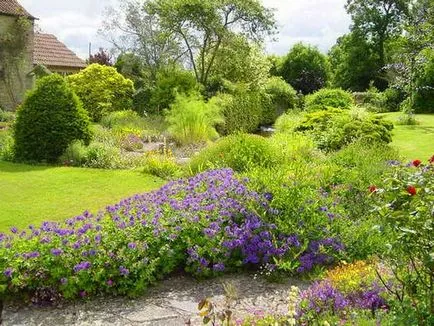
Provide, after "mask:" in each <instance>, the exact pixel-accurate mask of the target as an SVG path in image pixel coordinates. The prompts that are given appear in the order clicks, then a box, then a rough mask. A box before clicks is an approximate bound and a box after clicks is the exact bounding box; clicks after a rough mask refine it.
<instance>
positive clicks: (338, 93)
mask: <svg viewBox="0 0 434 326" xmlns="http://www.w3.org/2000/svg"><path fill="white" fill-rule="evenodd" d="M354 104H355V102H354V98H353V95H352V94H351V93H349V92H346V91H344V90H343V89H340V88H334V89H329V88H323V89H320V90H319V91H317V92H315V93H313V94H311V95H308V96H306V109H307V110H308V111H318V110H326V109H327V108H329V107H331V108H336V109H344V110H348V109H351V107H352V106H354Z"/></svg>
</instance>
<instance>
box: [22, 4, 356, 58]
mask: <svg viewBox="0 0 434 326" xmlns="http://www.w3.org/2000/svg"><path fill="white" fill-rule="evenodd" d="M19 2H20V3H21V4H22V5H23V6H24V8H26V10H27V11H29V12H30V13H31V14H32V15H33V16H36V17H37V18H39V20H38V21H37V25H38V27H39V28H40V30H41V31H42V32H44V33H50V34H54V35H56V37H57V38H58V39H59V40H60V41H62V42H63V43H65V44H66V45H67V46H68V47H69V48H70V49H71V50H73V51H74V52H75V53H77V54H78V55H79V56H80V57H82V58H87V56H88V52H89V50H88V48H89V42H91V43H92V49H93V50H92V52H97V51H98V49H99V48H100V47H103V48H106V49H109V48H110V47H111V45H110V43H108V42H107V40H105V39H104V38H103V37H102V36H100V35H99V34H98V29H100V28H101V25H102V20H103V18H104V15H103V12H104V9H105V8H107V7H108V6H115V5H116V4H117V0H68V1H66V0H19ZM262 2H263V4H264V5H265V6H266V7H268V8H274V9H275V17H276V19H277V23H278V27H279V34H278V35H277V40H276V41H274V42H271V41H269V42H267V52H269V53H275V54H279V55H282V54H285V53H287V52H288V51H289V49H290V48H291V46H292V45H293V44H295V43H297V42H300V41H302V42H305V43H310V44H313V45H316V46H318V47H319V49H320V50H321V51H323V52H327V51H328V49H329V48H330V47H331V46H332V45H333V44H334V43H335V42H336V39H337V38H338V37H339V36H341V35H343V34H345V33H346V32H347V31H348V29H349V25H350V17H349V16H348V15H347V14H346V12H345V9H344V4H345V3H346V0H262Z"/></svg>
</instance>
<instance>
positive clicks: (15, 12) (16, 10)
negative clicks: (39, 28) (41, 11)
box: [0, 0, 36, 19]
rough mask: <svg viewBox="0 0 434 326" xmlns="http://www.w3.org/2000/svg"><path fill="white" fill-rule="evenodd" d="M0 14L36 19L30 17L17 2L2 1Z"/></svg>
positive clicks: (0, 1) (15, 0)
mask: <svg viewBox="0 0 434 326" xmlns="http://www.w3.org/2000/svg"><path fill="white" fill-rule="evenodd" d="M0 14H3V15H8V16H25V17H28V18H30V19H36V18H35V17H33V16H32V15H30V14H29V13H28V11H27V10H26V9H24V7H23V6H21V5H20V4H19V2H18V1H17V0H0Z"/></svg>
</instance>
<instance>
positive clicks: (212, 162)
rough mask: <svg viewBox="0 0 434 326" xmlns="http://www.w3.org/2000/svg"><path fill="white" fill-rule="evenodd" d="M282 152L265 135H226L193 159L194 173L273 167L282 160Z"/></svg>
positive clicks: (242, 170)
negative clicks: (221, 169) (209, 170)
mask: <svg viewBox="0 0 434 326" xmlns="http://www.w3.org/2000/svg"><path fill="white" fill-rule="evenodd" d="M282 160H283V157H282V154H281V153H280V152H279V151H278V150H277V149H276V148H275V147H273V146H271V145H270V143H269V141H268V140H267V139H265V138H263V137H260V136H256V135H248V134H237V135H231V136H228V137H224V138H222V139H220V140H219V141H217V142H216V143H215V144H213V145H210V146H209V147H208V148H206V149H204V150H203V151H202V152H200V153H199V154H198V155H197V156H194V157H193V158H192V159H191V162H190V165H189V168H190V171H191V172H192V173H197V172H200V171H203V170H207V169H217V168H231V169H233V170H234V171H237V172H244V171H247V170H249V169H251V168H253V167H263V168H266V167H271V166H275V165H278V164H280V163H281V162H282Z"/></svg>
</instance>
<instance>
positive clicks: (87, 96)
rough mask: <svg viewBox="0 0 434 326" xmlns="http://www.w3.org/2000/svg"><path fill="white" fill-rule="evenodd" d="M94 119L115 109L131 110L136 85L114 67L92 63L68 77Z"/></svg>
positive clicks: (97, 119)
mask: <svg viewBox="0 0 434 326" xmlns="http://www.w3.org/2000/svg"><path fill="white" fill-rule="evenodd" d="M67 81H68V82H69V84H70V85H71V87H72V89H73V90H74V91H75V93H76V94H77V95H78V97H79V98H80V99H81V101H82V102H83V107H84V108H85V110H86V111H88V112H89V115H90V117H91V118H92V120H93V121H100V120H101V118H102V117H103V116H104V115H105V114H107V113H109V112H113V111H120V110H129V109H131V108H132V104H133V98H132V96H133V94H134V85H133V82H132V81H131V80H129V79H126V78H125V77H124V76H122V75H121V74H120V73H118V72H117V71H116V69H115V68H113V67H107V66H102V65H99V64H96V63H94V64H91V65H90V66H88V67H87V68H86V69H84V70H82V71H80V72H79V73H77V74H74V75H70V76H68V77H67Z"/></svg>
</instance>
